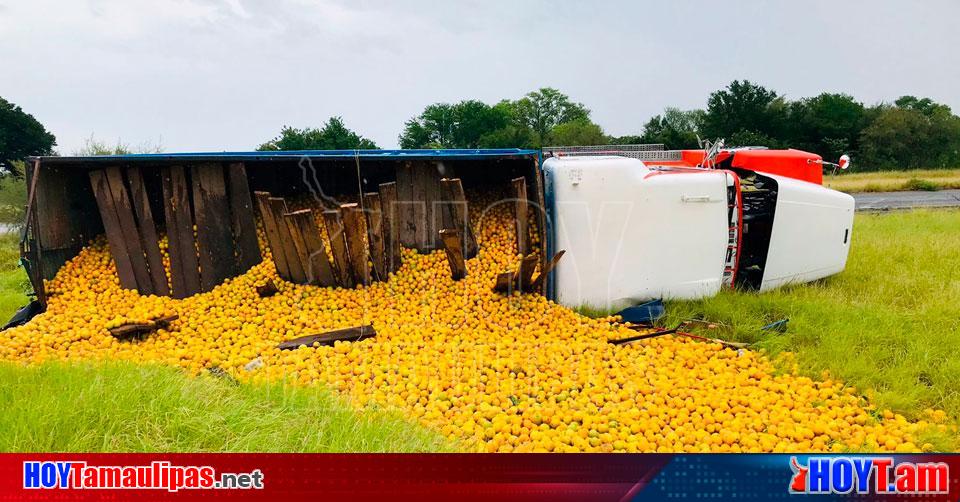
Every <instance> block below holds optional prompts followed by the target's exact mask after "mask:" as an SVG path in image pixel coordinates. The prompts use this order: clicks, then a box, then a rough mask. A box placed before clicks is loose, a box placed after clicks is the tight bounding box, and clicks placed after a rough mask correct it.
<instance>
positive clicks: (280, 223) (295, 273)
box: [268, 197, 307, 284]
mask: <svg viewBox="0 0 960 502" xmlns="http://www.w3.org/2000/svg"><path fill="white" fill-rule="evenodd" d="M268 202H269V203H270V209H271V210H272V211H273V217H274V221H275V222H276V226H277V234H278V235H279V236H280V243H279V244H280V247H281V249H282V252H283V256H284V259H285V260H286V261H287V267H289V269H290V282H294V283H297V284H306V282H307V273H306V272H305V271H304V263H303V262H302V261H301V257H300V255H299V254H297V248H296V245H295V244H294V242H293V236H292V235H290V227H289V226H287V223H286V222H285V221H284V219H283V215H284V214H287V213H288V211H287V201H285V200H283V197H270V199H269V201H268Z"/></svg>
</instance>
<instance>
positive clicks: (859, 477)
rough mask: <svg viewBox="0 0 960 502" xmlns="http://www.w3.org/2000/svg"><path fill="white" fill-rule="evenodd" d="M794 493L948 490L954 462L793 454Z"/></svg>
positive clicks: (914, 492) (792, 491)
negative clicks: (803, 457) (799, 457)
mask: <svg viewBox="0 0 960 502" xmlns="http://www.w3.org/2000/svg"><path fill="white" fill-rule="evenodd" d="M790 468H791V469H793V478H792V479H791V481H790V492H791V493H806V494H825V495H826V494H844V493H857V494H876V495H884V494H891V495H912V494H918V495H919V494H924V495H926V494H945V493H947V492H948V491H949V489H950V466H949V465H947V464H945V463H943V462H910V461H902V462H897V461H896V460H895V459H894V458H893V457H809V458H807V461H806V463H805V464H801V463H800V462H798V461H797V457H790Z"/></svg>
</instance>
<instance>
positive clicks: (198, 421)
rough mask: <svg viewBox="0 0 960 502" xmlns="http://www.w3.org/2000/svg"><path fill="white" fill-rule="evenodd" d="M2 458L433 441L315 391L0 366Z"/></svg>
mask: <svg viewBox="0 0 960 502" xmlns="http://www.w3.org/2000/svg"><path fill="white" fill-rule="evenodd" d="M0 403H6V406H5V409H4V412H3V413H0V451H4V452H15V451H57V452H72V451H77V452H89V451H92V452H99V451H107V452H181V451H183V452H249V451H258V452H271V451H278V452H425V451H449V450H451V449H452V447H453V445H451V444H449V443H448V442H447V441H446V440H444V439H443V438H441V437H440V436H439V435H438V434H436V433H434V432H432V431H429V430H427V429H425V428H423V427H421V426H419V425H416V424H414V423H411V422H408V421H406V420H404V419H402V418H401V417H399V416H397V415H395V414H391V413H387V412H384V411H378V410H368V411H362V412H358V411H355V410H354V409H353V408H351V407H350V406H349V405H348V404H347V403H344V402H342V401H340V400H339V399H338V398H336V397H334V396H332V395H331V394H330V393H329V392H327V391H325V390H322V389H320V388H318V387H309V388H304V387H291V386H284V385H281V384H243V385H237V384H235V383H231V382H229V381H225V380H223V379H220V378H215V377H212V376H203V377H200V378H190V377H187V376H186V375H183V374H182V373H180V372H179V371H177V370H176V369H173V368H169V367H162V366H154V365H134V364H130V363H115V362H114V363H102V364H96V365H94V364H83V365H66V364H63V363H47V364H44V365H41V366H39V367H35V368H25V367H22V366H17V365H12V364H9V363H4V364H0Z"/></svg>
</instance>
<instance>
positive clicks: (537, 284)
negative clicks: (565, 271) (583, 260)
mask: <svg viewBox="0 0 960 502" xmlns="http://www.w3.org/2000/svg"><path fill="white" fill-rule="evenodd" d="M563 253H566V251H565V250H563V249H561V250H560V251H558V252H557V254H555V255H553V258H551V259H550V261H548V262H547V264H546V265H544V266H543V267H541V268H540V274H539V275H537V277H536V278H535V279H533V283H532V284H531V285H530V291H538V292H540V293H541V294H542V293H543V291H544V287H546V283H547V278H548V277H549V276H550V272H551V271H553V269H554V268H555V267H556V266H557V263H558V262H559V261H560V258H563Z"/></svg>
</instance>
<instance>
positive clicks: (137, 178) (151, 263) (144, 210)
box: [127, 166, 170, 296]
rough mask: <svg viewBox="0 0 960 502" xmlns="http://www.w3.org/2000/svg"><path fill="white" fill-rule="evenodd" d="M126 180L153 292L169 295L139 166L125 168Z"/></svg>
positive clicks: (165, 273)
mask: <svg viewBox="0 0 960 502" xmlns="http://www.w3.org/2000/svg"><path fill="white" fill-rule="evenodd" d="M127 181H129V182H130V195H131V197H132V198H133V211H134V213H135V214H136V216H137V226H138V227H139V229H140V239H141V240H140V244H141V245H142V246H143V251H144V252H145V253H146V255H147V267H148V268H149V270H150V281H151V285H152V286H153V292H154V294H157V295H160V296H170V286H168V285H167V271H166V270H165V269H164V268H163V256H162V255H161V254H160V239H159V237H157V226H156V223H155V222H154V221H153V211H152V210H151V209H150V197H149V196H148V195H147V187H146V185H144V184H143V176H142V175H141V173H140V168H139V167H136V166H134V167H128V168H127Z"/></svg>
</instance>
